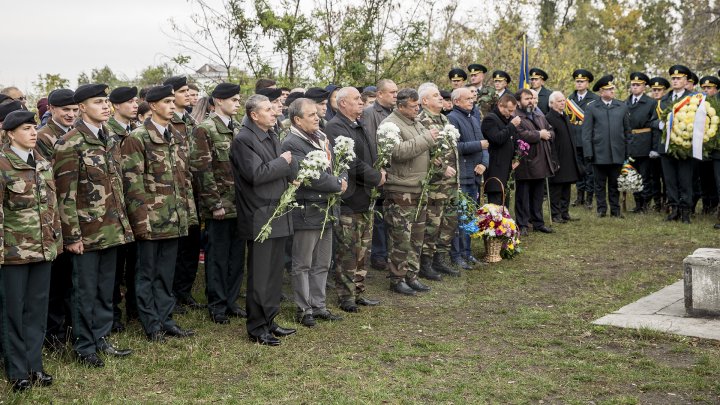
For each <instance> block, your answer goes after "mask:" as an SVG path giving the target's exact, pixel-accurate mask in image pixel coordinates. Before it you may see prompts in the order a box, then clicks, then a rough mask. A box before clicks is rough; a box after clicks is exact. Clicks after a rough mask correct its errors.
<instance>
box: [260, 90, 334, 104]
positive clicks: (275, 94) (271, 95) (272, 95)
mask: <svg viewBox="0 0 720 405" xmlns="http://www.w3.org/2000/svg"><path fill="white" fill-rule="evenodd" d="M315 88H317V87H315ZM323 91H325V90H323ZM257 94H262V95H263V96H265V97H267V98H268V100H270V101H275V100H277V99H278V98H280V96H282V90H281V89H271V88H269V87H265V88H263V89H260V90H258V91H257ZM326 94H327V92H326ZM325 98H327V95H326V96H325ZM320 101H322V100H320Z"/></svg>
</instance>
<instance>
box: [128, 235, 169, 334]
mask: <svg viewBox="0 0 720 405" xmlns="http://www.w3.org/2000/svg"><path fill="white" fill-rule="evenodd" d="M178 239H179V238H172V239H162V240H140V241H137V242H135V243H136V244H137V257H138V260H137V267H136V269H135V295H136V296H137V307H138V315H139V316H140V323H142V326H143V329H144V330H145V333H146V334H151V333H153V332H157V331H159V330H164V329H169V328H172V327H173V326H175V321H173V320H172V318H171V317H170V315H171V314H172V310H173V308H174V307H175V297H174V296H173V293H172V287H173V276H174V275H175V259H176V258H177V255H178Z"/></svg>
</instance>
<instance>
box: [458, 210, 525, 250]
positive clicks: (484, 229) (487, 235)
mask: <svg viewBox="0 0 720 405" xmlns="http://www.w3.org/2000/svg"><path fill="white" fill-rule="evenodd" d="M477 218H478V221H477V226H478V230H477V232H475V233H473V234H472V235H470V237H472V238H483V239H484V240H485V254H486V256H485V260H486V261H487V262H489V263H495V262H499V261H500V260H502V257H507V258H510V257H513V256H515V255H516V254H517V253H519V252H518V251H517V245H518V244H519V243H520V239H519V238H518V229H517V225H516V224H515V220H513V219H512V217H511V216H510V212H509V211H508V209H507V208H505V206H503V205H497V204H485V205H483V206H482V207H480V208H479V209H478V211H477ZM503 250H506V252H505V253H503Z"/></svg>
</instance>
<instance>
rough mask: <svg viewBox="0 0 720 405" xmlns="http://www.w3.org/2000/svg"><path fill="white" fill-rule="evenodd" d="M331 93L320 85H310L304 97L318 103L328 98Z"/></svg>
mask: <svg viewBox="0 0 720 405" xmlns="http://www.w3.org/2000/svg"><path fill="white" fill-rule="evenodd" d="M329 95H330V93H329V92H328V91H327V90H324V89H321V88H320V87H310V88H309V89H307V91H306V92H305V96H304V97H305V98H309V99H310V100H312V101H314V102H316V103H322V102H323V101H324V100H327V98H328V96H329Z"/></svg>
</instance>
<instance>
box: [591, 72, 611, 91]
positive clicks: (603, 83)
mask: <svg viewBox="0 0 720 405" xmlns="http://www.w3.org/2000/svg"><path fill="white" fill-rule="evenodd" d="M613 79H614V78H613V75H605V76H603V77H601V78H600V80H598V81H597V82H596V83H595V85H593V91H598V90H600V89H603V90H609V89H614V88H615V84H614V83H613Z"/></svg>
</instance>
